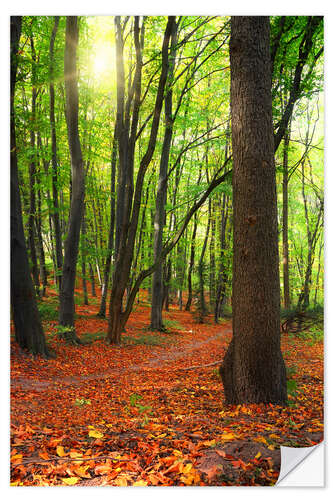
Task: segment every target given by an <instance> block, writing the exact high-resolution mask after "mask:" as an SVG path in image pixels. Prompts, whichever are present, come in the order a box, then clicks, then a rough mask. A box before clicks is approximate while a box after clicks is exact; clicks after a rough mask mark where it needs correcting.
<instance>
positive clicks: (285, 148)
mask: <svg viewBox="0 0 333 500" xmlns="http://www.w3.org/2000/svg"><path fill="white" fill-rule="evenodd" d="M289 138H290V136H289V131H287V132H286V134H285V136H284V142H283V187H282V193H283V209H282V240H283V297H284V308H285V309H290V289H289V243H288V239H289V238H288V180H289V169H288V147H289Z"/></svg>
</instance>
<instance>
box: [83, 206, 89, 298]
mask: <svg viewBox="0 0 333 500" xmlns="http://www.w3.org/2000/svg"><path fill="white" fill-rule="evenodd" d="M86 248H87V238H86V221H85V207H84V209H83V216H82V228H81V271H82V288H83V302H84V305H85V306H87V305H89V300H88V287H87V267H86V256H87V250H86Z"/></svg>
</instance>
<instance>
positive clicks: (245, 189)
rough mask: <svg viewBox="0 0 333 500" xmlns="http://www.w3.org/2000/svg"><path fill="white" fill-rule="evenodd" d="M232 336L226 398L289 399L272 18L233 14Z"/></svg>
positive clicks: (253, 400)
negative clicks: (282, 306)
mask: <svg viewBox="0 0 333 500" xmlns="http://www.w3.org/2000/svg"><path fill="white" fill-rule="evenodd" d="M230 67H231V121H232V147H233V203H234V220H233V224H234V243H233V250H234V260H233V291H232V306H233V338H232V341H231V343H230V345H229V348H228V350H227V353H226V355H225V358H224V360H223V364H222V365H221V367H220V373H221V376H222V380H223V385H224V391H225V399H226V401H227V403H233V404H242V403H260V402H265V403H269V402H270V403H284V402H285V400H286V398H287V391H286V370H285V365H284V360H283V357H282V353H281V348H280V306H279V300H280V285H279V259H278V233H277V199H276V182H275V166H274V139H273V124H272V97H271V71H270V68H271V61H270V53H269V18H268V17H264V16H260V17H259V16H239V17H235V16H233V17H232V18H231V39H230Z"/></svg>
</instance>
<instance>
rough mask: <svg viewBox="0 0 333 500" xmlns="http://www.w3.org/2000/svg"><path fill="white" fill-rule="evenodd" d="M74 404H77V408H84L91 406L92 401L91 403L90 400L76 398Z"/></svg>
mask: <svg viewBox="0 0 333 500" xmlns="http://www.w3.org/2000/svg"><path fill="white" fill-rule="evenodd" d="M74 404H75V406H79V407H82V406H84V405H91V401H90V399H85V398H76V400H75V402H74Z"/></svg>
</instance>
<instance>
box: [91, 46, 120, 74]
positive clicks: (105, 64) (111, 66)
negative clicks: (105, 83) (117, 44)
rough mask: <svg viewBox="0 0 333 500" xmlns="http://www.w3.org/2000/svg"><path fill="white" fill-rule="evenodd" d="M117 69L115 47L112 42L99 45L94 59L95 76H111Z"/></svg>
mask: <svg viewBox="0 0 333 500" xmlns="http://www.w3.org/2000/svg"><path fill="white" fill-rule="evenodd" d="M114 71H115V54H114V47H112V46H111V44H106V43H105V44H103V45H99V46H98V47H97V48H96V52H95V56H94V59H93V74H94V77H95V78H97V79H100V78H102V77H106V76H110V74H111V73H113V72H114Z"/></svg>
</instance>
